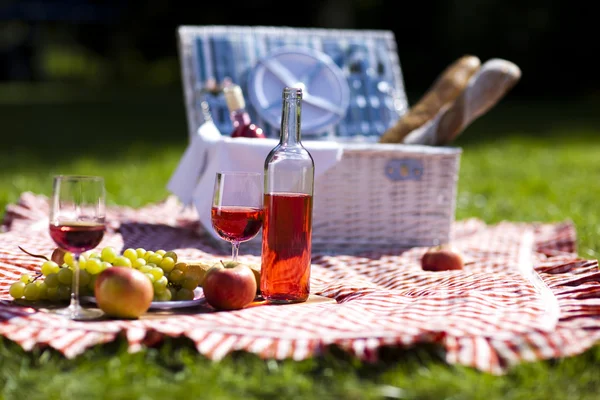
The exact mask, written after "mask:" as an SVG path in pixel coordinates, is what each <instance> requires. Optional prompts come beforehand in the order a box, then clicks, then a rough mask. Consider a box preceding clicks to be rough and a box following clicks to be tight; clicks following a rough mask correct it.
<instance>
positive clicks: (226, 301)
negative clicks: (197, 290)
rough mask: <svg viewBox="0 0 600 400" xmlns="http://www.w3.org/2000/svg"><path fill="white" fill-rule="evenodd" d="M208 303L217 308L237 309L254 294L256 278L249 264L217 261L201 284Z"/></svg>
mask: <svg viewBox="0 0 600 400" xmlns="http://www.w3.org/2000/svg"><path fill="white" fill-rule="evenodd" d="M202 288H203V290H204V297H205V298H206V301H207V302H208V304H210V305H211V306H213V307H214V308H215V309H217V310H239V309H241V308H244V307H245V306H247V305H248V304H250V303H251V302H252V301H253V300H254V297H255V296H256V279H255V277H254V273H253V272H252V269H250V267H249V266H247V265H245V264H242V263H239V262H232V261H230V262H227V263H217V264H215V265H213V266H212V267H211V268H210V269H209V270H208V271H207V272H206V276H205V277H204V283H203V284H202Z"/></svg>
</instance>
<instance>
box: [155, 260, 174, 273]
mask: <svg viewBox="0 0 600 400" xmlns="http://www.w3.org/2000/svg"><path fill="white" fill-rule="evenodd" d="M158 266H159V267H161V268H162V270H163V271H165V273H167V272H171V271H172V270H173V268H174V267H175V260H174V259H173V258H171V257H163V259H162V261H161V262H160V264H158Z"/></svg>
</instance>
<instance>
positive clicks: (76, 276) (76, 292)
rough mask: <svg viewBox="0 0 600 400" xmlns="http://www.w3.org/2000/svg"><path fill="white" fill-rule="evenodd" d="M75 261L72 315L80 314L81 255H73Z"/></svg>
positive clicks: (72, 285) (70, 306)
mask: <svg viewBox="0 0 600 400" xmlns="http://www.w3.org/2000/svg"><path fill="white" fill-rule="evenodd" d="M73 260H75V262H74V264H75V266H74V267H73V282H72V284H71V287H72V288H71V304H70V305H69V308H70V309H71V314H72V315H75V314H77V313H78V312H79V308H80V307H81V306H80V305H79V253H73Z"/></svg>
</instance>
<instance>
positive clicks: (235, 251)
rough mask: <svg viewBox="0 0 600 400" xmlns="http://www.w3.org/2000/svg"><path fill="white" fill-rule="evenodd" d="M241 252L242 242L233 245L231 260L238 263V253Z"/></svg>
mask: <svg viewBox="0 0 600 400" xmlns="http://www.w3.org/2000/svg"><path fill="white" fill-rule="evenodd" d="M239 251H240V242H232V243H231V260H232V261H237V258H238V252H239Z"/></svg>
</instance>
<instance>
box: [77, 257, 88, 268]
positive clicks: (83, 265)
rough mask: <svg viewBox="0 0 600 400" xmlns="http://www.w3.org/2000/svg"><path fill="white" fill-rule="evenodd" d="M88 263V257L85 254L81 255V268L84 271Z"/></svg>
mask: <svg viewBox="0 0 600 400" xmlns="http://www.w3.org/2000/svg"><path fill="white" fill-rule="evenodd" d="M87 263H88V259H87V258H85V257H84V256H83V255H82V256H81V257H79V270H80V271H84V270H85V269H87Z"/></svg>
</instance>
